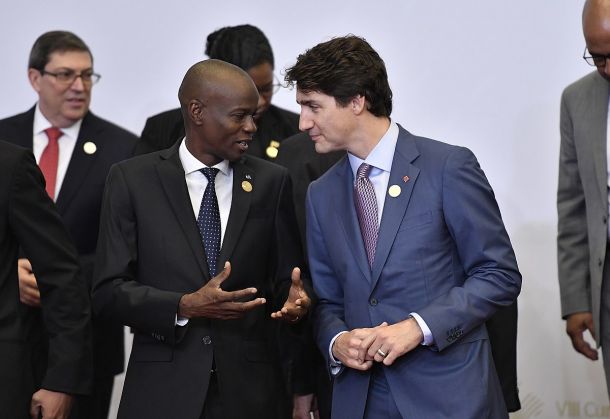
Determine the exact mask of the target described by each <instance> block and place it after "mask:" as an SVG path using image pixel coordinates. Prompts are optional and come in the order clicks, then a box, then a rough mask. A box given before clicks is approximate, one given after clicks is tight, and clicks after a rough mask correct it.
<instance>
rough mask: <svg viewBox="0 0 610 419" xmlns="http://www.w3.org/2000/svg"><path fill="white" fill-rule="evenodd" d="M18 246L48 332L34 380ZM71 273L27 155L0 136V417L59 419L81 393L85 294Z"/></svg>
mask: <svg viewBox="0 0 610 419" xmlns="http://www.w3.org/2000/svg"><path fill="white" fill-rule="evenodd" d="M20 246H21V248H22V249H24V250H25V251H26V252H27V254H28V255H29V256H30V259H31V261H32V265H33V266H34V269H35V270H36V275H37V277H38V281H39V285H40V294H41V301H42V304H41V311H42V313H43V319H44V325H45V328H46V330H47V331H48V334H49V336H50V341H49V354H48V365H47V368H46V370H45V371H44V376H43V379H42V382H36V380H34V379H33V377H32V365H31V364H30V359H29V356H28V355H29V353H30V352H31V351H33V350H35V348H33V347H32V346H31V342H28V341H27V339H26V336H25V334H26V319H25V318H24V317H23V312H22V311H21V310H20V302H19V281H18V279H17V255H18V251H19V247H20ZM78 272H79V266H78V259H77V253H76V249H75V248H74V245H73V244H72V242H71V241H70V238H69V236H68V233H67V232H66V229H65V227H64V226H63V224H62V221H61V219H60V217H59V215H58V214H57V211H56V210H55V208H54V206H53V202H52V201H51V200H50V199H49V197H48V196H47V194H46V192H45V188H44V179H43V177H42V174H41V173H40V170H39V169H38V167H37V166H36V161H35V160H34V156H32V153H31V152H29V151H27V150H26V149H24V148H21V147H17V146H15V145H12V144H9V143H6V142H3V141H0V325H1V326H0V387H1V388H2V391H0V412H1V413H0V416H2V417H5V418H15V419H25V418H31V417H34V418H38V417H39V414H40V415H41V416H40V417H43V418H56V419H65V418H66V417H67V415H68V413H69V411H70V407H71V405H72V398H73V395H76V394H86V393H88V392H89V390H90V386H91V377H92V370H91V330H90V327H91V324H90V307H89V296H88V292H87V289H86V288H85V286H84V284H83V283H82V282H81V281H80V280H79V278H78ZM30 399H31V401H30ZM30 414H31V416H30Z"/></svg>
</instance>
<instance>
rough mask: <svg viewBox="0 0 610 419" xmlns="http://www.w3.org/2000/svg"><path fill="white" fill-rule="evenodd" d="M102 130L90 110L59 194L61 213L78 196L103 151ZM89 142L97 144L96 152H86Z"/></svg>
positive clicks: (58, 203)
mask: <svg viewBox="0 0 610 419" xmlns="http://www.w3.org/2000/svg"><path fill="white" fill-rule="evenodd" d="M101 130H102V127H101V126H100V125H99V124H98V123H97V118H96V117H95V116H94V115H93V114H92V113H91V112H88V113H87V115H85V118H83V122H82V125H81V127H80V130H79V132H78V138H77V140H76V145H75V146H74V151H73V152H72V156H71V157H70V163H69V164H68V169H67V171H66V176H65V177H64V181H63V182H62V184H61V189H60V190H59V195H58V196H57V202H56V203H57V209H58V210H59V212H60V213H64V212H65V209H66V208H67V207H69V205H70V201H71V200H72V199H73V198H74V197H75V196H76V194H77V192H78V191H79V189H80V188H81V185H82V184H83V181H84V180H85V179H86V178H87V175H88V174H89V171H90V170H91V168H92V167H93V166H94V164H95V161H96V160H97V156H99V155H100V153H102V152H103V149H104V146H105V144H104V142H103V141H98V138H99V133H100V131H101ZM88 142H90V143H93V144H95V152H93V153H91V154H88V153H86V152H85V149H84V145H85V144H86V143H88ZM89 151H91V149H89Z"/></svg>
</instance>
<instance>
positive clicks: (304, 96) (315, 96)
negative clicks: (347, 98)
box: [297, 87, 334, 103]
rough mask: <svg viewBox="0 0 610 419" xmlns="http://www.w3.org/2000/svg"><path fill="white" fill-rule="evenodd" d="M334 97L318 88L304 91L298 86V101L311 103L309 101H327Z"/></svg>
mask: <svg viewBox="0 0 610 419" xmlns="http://www.w3.org/2000/svg"><path fill="white" fill-rule="evenodd" d="M332 99H334V98H333V97H332V96H329V95H327V94H325V93H322V92H320V91H317V90H311V91H303V90H300V89H299V88H298V87H297V102H298V103H309V102H325V101H329V100H332Z"/></svg>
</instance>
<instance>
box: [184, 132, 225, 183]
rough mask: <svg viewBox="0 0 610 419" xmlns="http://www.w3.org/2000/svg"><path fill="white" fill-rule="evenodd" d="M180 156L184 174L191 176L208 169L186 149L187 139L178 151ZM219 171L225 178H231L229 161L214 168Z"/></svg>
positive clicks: (222, 162)
mask: <svg viewBox="0 0 610 419" xmlns="http://www.w3.org/2000/svg"><path fill="white" fill-rule="evenodd" d="M178 155H179V156H180V162H181V163H182V167H183V168H184V173H185V174H187V175H189V174H191V173H193V172H198V171H199V170H201V169H203V168H204V167H208V166H206V165H205V164H203V163H202V162H200V161H199V160H197V158H196V157H195V156H193V155H192V154H191V152H190V151H189V149H188V148H186V137H185V138H183V139H182V142H181V143H180V148H179V149H178ZM212 167H215V168H217V169H218V170H220V171H221V172H222V173H223V174H224V175H225V176H229V174H230V171H231V167H230V166H229V160H223V161H221V162H220V163H218V164H215V165H214V166H212Z"/></svg>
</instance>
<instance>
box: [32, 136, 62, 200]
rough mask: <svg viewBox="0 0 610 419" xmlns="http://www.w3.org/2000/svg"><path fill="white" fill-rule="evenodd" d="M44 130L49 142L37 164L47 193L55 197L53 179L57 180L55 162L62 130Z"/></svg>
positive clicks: (57, 156) (56, 161)
mask: <svg viewBox="0 0 610 419" xmlns="http://www.w3.org/2000/svg"><path fill="white" fill-rule="evenodd" d="M44 132H45V133H46V134H47V137H48V138H49V143H48V144H47V146H46V147H45V149H44V150H43V152H42V155H41V156H40V162H39V163H38V166H39V167H40V170H41V171H42V174H43V175H44V180H45V182H46V184H47V188H46V189H47V194H49V196H50V197H51V199H55V181H56V180H57V163H58V161H59V142H58V140H59V137H61V136H62V135H63V132H61V130H60V129H59V128H57V127H51V128H47V129H46V130H44Z"/></svg>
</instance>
